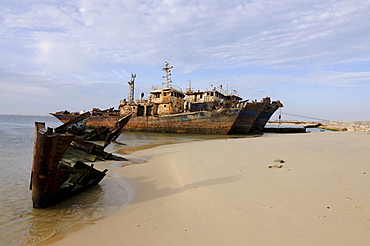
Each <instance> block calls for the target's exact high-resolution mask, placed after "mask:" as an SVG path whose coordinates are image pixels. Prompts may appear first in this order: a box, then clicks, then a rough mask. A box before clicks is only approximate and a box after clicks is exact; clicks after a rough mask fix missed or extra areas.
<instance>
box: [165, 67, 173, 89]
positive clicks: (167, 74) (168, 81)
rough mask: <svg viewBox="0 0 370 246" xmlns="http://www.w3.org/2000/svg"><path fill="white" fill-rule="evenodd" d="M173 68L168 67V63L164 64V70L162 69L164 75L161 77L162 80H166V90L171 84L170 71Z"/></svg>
mask: <svg viewBox="0 0 370 246" xmlns="http://www.w3.org/2000/svg"><path fill="white" fill-rule="evenodd" d="M172 68H173V66H170V64H169V63H168V62H166V61H165V62H164V68H163V71H166V75H165V76H163V78H166V88H170V83H172V80H171V77H170V76H171V69H172Z"/></svg>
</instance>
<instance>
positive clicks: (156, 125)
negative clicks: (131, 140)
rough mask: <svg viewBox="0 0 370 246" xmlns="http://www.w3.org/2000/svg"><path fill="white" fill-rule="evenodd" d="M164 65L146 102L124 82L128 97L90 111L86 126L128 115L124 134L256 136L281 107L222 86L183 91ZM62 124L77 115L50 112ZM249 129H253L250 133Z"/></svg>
mask: <svg viewBox="0 0 370 246" xmlns="http://www.w3.org/2000/svg"><path fill="white" fill-rule="evenodd" d="M172 68H173V67H172V66H170V65H169V64H168V63H167V62H166V63H165V66H164V68H163V70H164V71H165V73H166V74H165V76H164V77H165V80H166V81H165V83H164V84H163V85H161V86H153V88H152V90H151V91H150V95H149V96H148V99H145V100H144V99H143V94H142V96H141V97H140V99H139V100H136V101H135V100H134V96H133V95H134V81H135V78H136V75H134V74H132V75H131V80H130V82H128V84H129V86H130V88H129V96H128V99H127V100H122V101H120V104H119V108H118V110H115V109H114V108H110V109H107V110H99V109H96V108H95V109H93V110H92V112H91V117H90V118H89V120H88V122H87V125H88V126H91V127H98V126H111V125H112V123H113V122H115V121H116V120H117V119H118V118H119V117H122V116H123V115H127V114H132V117H131V119H130V121H129V122H128V124H127V126H126V131H142V132H166V133H188V134H193V133H199V134H222V135H224V134H248V133H253V134H259V133H261V132H262V129H263V127H264V126H265V124H266V123H267V121H268V120H269V119H270V117H271V116H272V114H273V113H274V112H275V111H276V110H277V109H278V108H279V107H283V105H282V104H281V103H280V102H279V101H274V102H271V100H270V98H269V97H266V98H263V99H262V100H261V101H251V102H250V101H248V100H243V99H242V98H241V97H239V96H238V95H237V94H235V93H234V94H232V93H228V92H227V91H225V90H223V88H222V86H219V87H214V88H213V89H211V90H206V91H193V90H192V89H191V86H189V88H188V89H187V91H186V92H183V91H182V90H181V89H180V88H178V87H176V86H174V85H172V80H171V78H170V75H171V69H172ZM52 115H53V116H55V117H56V118H57V119H59V120H60V121H62V122H67V121H69V120H71V119H73V118H75V117H77V116H78V115H79V113H77V112H75V113H73V112H69V111H67V110H65V111H61V112H56V113H52ZM252 129H253V130H252Z"/></svg>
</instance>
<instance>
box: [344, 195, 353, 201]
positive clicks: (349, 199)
mask: <svg viewBox="0 0 370 246" xmlns="http://www.w3.org/2000/svg"><path fill="white" fill-rule="evenodd" d="M346 199H347V200H348V201H354V199H353V198H350V197H349V196H347V197H346Z"/></svg>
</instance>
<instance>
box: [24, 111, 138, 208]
mask: <svg viewBox="0 0 370 246" xmlns="http://www.w3.org/2000/svg"><path fill="white" fill-rule="evenodd" d="M88 117H89V114H84V115H81V117H79V118H78V119H77V120H73V121H71V122H67V123H65V124H64V125H62V126H60V127H57V128H55V129H56V130H57V131H55V129H54V130H53V129H52V128H45V123H43V122H36V123H35V143H34V153H33V163H32V172H31V182H30V189H31V190H32V202H33V207H35V208H46V207H49V206H51V205H54V204H56V203H58V202H60V201H62V200H65V199H66V198H69V197H71V196H73V195H75V194H77V193H79V192H81V191H84V190H86V189H89V188H91V187H93V186H94V185H96V184H98V183H99V182H100V181H101V180H102V179H103V178H104V177H105V175H106V172H107V170H104V171H99V170H97V169H95V168H94V164H93V163H94V162H95V161H97V160H99V161H102V160H125V159H124V158H122V157H119V156H114V155H112V154H110V153H107V152H105V151H104V149H105V147H107V146H108V145H109V144H110V143H111V142H112V141H114V140H115V139H116V138H117V137H118V136H119V135H120V134H121V133H122V131H123V129H124V126H125V124H126V123H127V122H128V120H129V118H130V117H131V115H128V116H126V117H124V118H122V119H120V120H119V121H118V122H117V123H116V124H115V126H113V127H112V128H110V129H109V130H108V133H107V134H106V135H105V142H104V145H103V146H101V145H98V144H95V143H92V142H87V141H85V140H84V138H83V136H84V135H83V134H82V133H83V131H84V128H85V126H84V124H85V123H86V119H88ZM70 131H74V132H78V133H81V134H80V135H82V137H81V136H76V135H75V134H72V133H70ZM86 163H91V164H90V165H88V164H86Z"/></svg>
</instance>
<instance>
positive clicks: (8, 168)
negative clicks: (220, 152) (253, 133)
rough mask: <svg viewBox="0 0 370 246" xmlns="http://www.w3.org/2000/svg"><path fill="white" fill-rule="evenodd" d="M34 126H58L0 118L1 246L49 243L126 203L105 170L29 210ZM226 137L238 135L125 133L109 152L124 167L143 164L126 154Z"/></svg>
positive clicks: (30, 118) (31, 118) (121, 189)
mask: <svg viewBox="0 0 370 246" xmlns="http://www.w3.org/2000/svg"><path fill="white" fill-rule="evenodd" d="M36 121H38V122H45V123H46V126H47V127H52V128H55V127H57V126H59V125H61V123H60V122H59V121H58V120H56V119H55V118H54V117H52V116H16V115H11V116H10V115H0V168H1V171H0V199H1V200H0V201H1V202H0V245H7V246H11V245H44V244H47V242H48V240H49V239H51V238H53V237H54V236H56V235H60V234H63V233H65V232H69V231H71V230H75V229H76V230H77V229H79V228H82V227H84V226H86V225H88V224H91V223H94V221H96V220H98V219H101V218H103V217H105V216H109V215H111V214H113V213H115V212H117V211H118V210H120V209H122V207H123V206H124V205H125V204H126V203H127V201H128V197H127V192H126V190H125V186H124V184H125V182H121V181H122V180H119V179H121V178H117V177H114V175H113V176H110V175H109V170H108V175H107V177H106V178H104V179H103V180H102V181H101V182H100V183H99V184H98V185H97V186H95V187H93V188H92V189H90V190H87V191H85V192H83V193H80V194H79V195H78V196H75V197H72V198H70V199H68V200H66V201H63V202H62V203H60V204H57V205H55V206H52V207H49V208H46V209H35V208H33V207H32V200H31V191H30V190H29V184H30V176H31V166H32V158H33V141H34V122H36ZM225 137H237V136H210V135H182V134H160V133H135V132H124V133H123V134H122V135H121V136H120V137H119V138H118V139H117V142H118V143H112V144H111V145H110V146H109V147H108V148H107V151H108V152H113V153H120V154H122V155H123V156H124V157H126V158H127V159H129V161H127V162H122V163H118V166H122V168H124V166H125V165H127V164H130V163H135V162H142V161H143V160H140V159H138V158H137V157H135V156H132V155H130V153H131V152H132V151H135V150H138V149H142V148H147V147H152V146H156V145H163V144H171V143H178V142H188V141H195V140H202V139H213V138H225ZM108 169H109V168H108ZM54 238H55V237H54Z"/></svg>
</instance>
